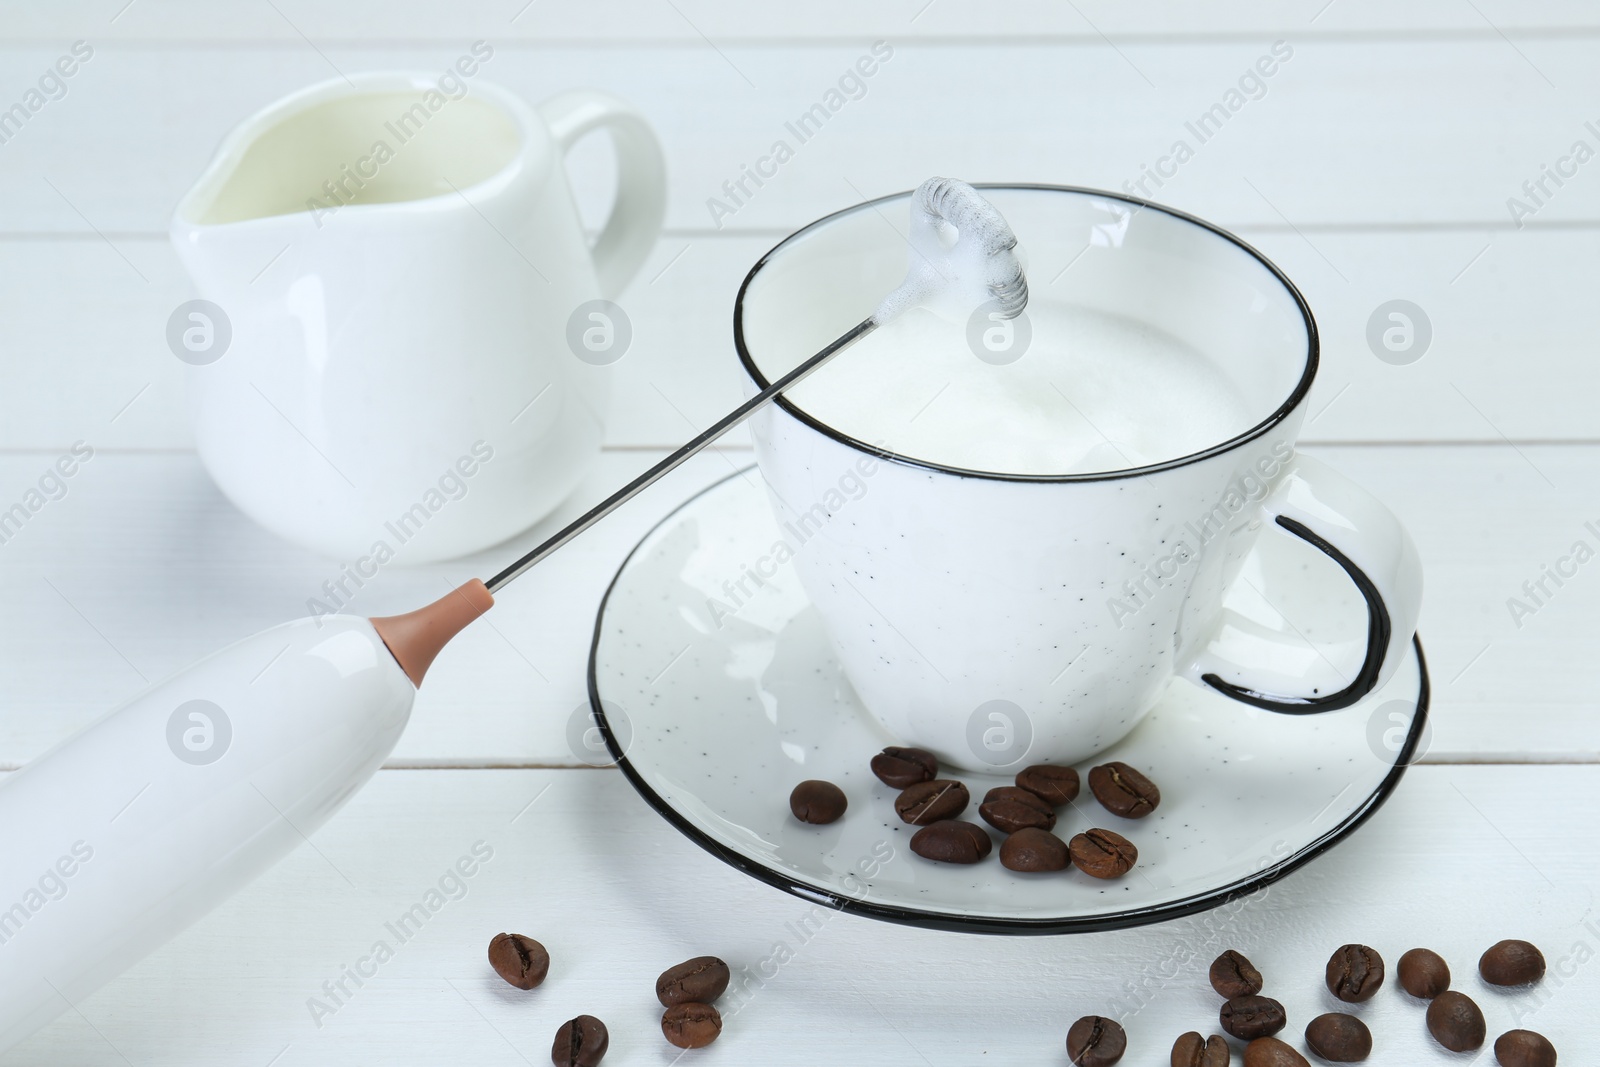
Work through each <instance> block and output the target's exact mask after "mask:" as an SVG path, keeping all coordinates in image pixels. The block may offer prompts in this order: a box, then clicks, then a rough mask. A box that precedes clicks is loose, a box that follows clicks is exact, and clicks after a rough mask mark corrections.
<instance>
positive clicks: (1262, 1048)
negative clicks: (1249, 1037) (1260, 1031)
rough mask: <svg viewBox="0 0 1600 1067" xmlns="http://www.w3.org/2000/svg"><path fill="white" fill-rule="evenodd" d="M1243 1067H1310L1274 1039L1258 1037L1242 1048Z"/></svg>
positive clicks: (1289, 1046)
mask: <svg viewBox="0 0 1600 1067" xmlns="http://www.w3.org/2000/svg"><path fill="white" fill-rule="evenodd" d="M1244 1067H1311V1064H1310V1063H1308V1062H1307V1061H1306V1058H1305V1057H1304V1056H1302V1055H1300V1053H1298V1052H1296V1051H1295V1050H1294V1046H1293V1045H1286V1044H1284V1043H1283V1042H1282V1041H1279V1040H1278V1039H1277V1038H1275V1037H1258V1038H1256V1039H1255V1040H1254V1041H1252V1042H1250V1043H1249V1044H1248V1045H1246V1046H1245V1047H1244Z"/></svg>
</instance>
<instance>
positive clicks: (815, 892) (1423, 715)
mask: <svg viewBox="0 0 1600 1067" xmlns="http://www.w3.org/2000/svg"><path fill="white" fill-rule="evenodd" d="M752 469H754V468H753V467H746V468H744V469H743V470H739V471H735V472H734V473H733V474H730V475H728V476H727V477H725V478H722V479H719V480H718V481H716V482H714V483H713V484H711V485H709V486H707V487H706V488H704V489H702V490H700V491H699V492H698V493H695V494H694V495H693V496H691V497H689V498H688V499H687V500H685V501H684V502H683V503H682V504H679V505H678V506H677V507H675V508H673V509H672V511H670V512H668V513H667V514H666V515H665V516H663V517H662V518H661V520H660V521H658V522H657V523H656V524H655V525H654V526H652V527H651V528H650V530H649V531H648V532H647V533H646V534H645V535H644V537H642V538H640V540H639V543H638V544H636V545H634V547H633V548H632V549H631V550H629V552H628V555H627V557H626V558H625V559H624V560H623V561H622V565H621V566H620V567H618V568H617V573H616V574H615V575H613V576H612V578H611V581H610V582H609V583H608V584H607V585H606V591H605V595H604V596H603V597H601V598H600V607H599V610H598V611H597V612H596V613H595V622H594V634H593V636H592V638H591V639H590V643H589V668H588V688H589V709H590V713H591V714H592V715H593V716H594V721H595V724H596V725H597V726H598V727H599V728H600V733H601V736H602V737H603V738H604V739H605V743H606V749H607V750H608V751H609V752H610V753H611V757H612V759H614V760H615V761H616V763H617V766H618V767H619V768H620V769H621V771H622V773H623V775H624V776H626V777H627V779H628V781H629V783H630V784H631V785H632V786H633V788H634V789H635V790H636V791H637V792H638V793H639V795H640V796H641V797H643V798H644V800H645V803H647V804H649V805H650V806H651V807H652V808H654V809H655V810H656V813H657V814H658V815H660V816H661V817H662V818H663V819H665V820H666V821H667V822H668V824H670V825H671V826H672V827H674V828H675V829H676V830H677V831H678V832H679V833H681V834H683V835H684V836H685V837H687V838H688V839H689V840H691V841H693V842H694V843H695V844H697V845H699V846H700V847H701V848H703V849H705V850H706V851H707V852H709V853H711V855H713V856H715V857H716V858H717V859H719V860H721V861H722V862H724V863H726V864H728V865H729V866H730V867H733V868H735V869H737V870H740V871H743V872H744V873H745V874H748V875H749V876H750V877H752V878H755V879H757V880H759V881H762V882H765V883H767V884H768V885H770V886H774V887H776V888H778V889H781V890H783V891H784V892H785V893H790V894H792V895H794V896H797V897H799V898H801V899H802V900H806V901H809V902H810V903H812V904H820V905H822V906H823V907H829V908H834V909H837V910H839V911H846V912H850V913H851V914H854V915H864V916H867V917H869V918H873V919H879V920H882V921H885V922H892V923H900V924H902V925H906V926H921V927H928V928H930V929H937V930H954V931H962V932H966V933H981V934H1074V933H1092V932H1095V931H1098V930H1121V929H1126V928H1128V927H1131V926H1145V925H1148V924H1150V923H1157V922H1164V921H1166V920H1168V919H1178V918H1182V917H1183V916H1185V915H1193V914H1195V913H1197V912H1202V911H1208V910H1210V909H1212V908H1217V907H1221V906H1222V905H1224V904H1227V903H1229V902H1230V901H1234V900H1237V899H1239V898H1240V897H1245V896H1248V895H1250V894H1251V893H1254V892H1256V891H1257V890H1260V889H1263V888H1265V887H1267V886H1269V885H1272V884H1273V883H1274V882H1276V881H1278V880H1279V879H1281V878H1283V877H1284V876H1285V875H1288V874H1290V873H1292V872H1293V871H1296V870H1299V869H1300V868H1301V867H1303V866H1305V865H1306V864H1307V863H1309V862H1311V861H1312V860H1313V859H1316V858H1317V857H1318V856H1320V855H1322V854H1323V853H1324V852H1326V851H1328V850H1329V849H1330V848H1332V847H1333V846H1334V845H1337V844H1338V843H1339V842H1341V841H1343V840H1344V839H1345V838H1347V837H1349V836H1350V835H1351V834H1353V833H1354V832H1355V831H1356V830H1357V829H1359V828H1360V826H1361V825H1362V824H1363V823H1365V822H1366V821H1367V820H1368V819H1370V818H1371V817H1372V814H1373V813H1374V812H1376V811H1377V810H1378V809H1379V808H1380V807H1382V806H1383V804H1384V802H1385V801H1387V800H1388V799H1389V797H1390V795H1391V794H1392V793H1393V792H1394V790H1395V787H1396V786H1398V785H1399V784H1400V779H1401V777H1402V776H1404V774H1405V772H1406V768H1407V767H1409V766H1410V764H1411V763H1412V760H1413V758H1414V756H1415V754H1416V749H1417V745H1418V744H1419V742H1420V741H1421V738H1422V736H1423V729H1424V727H1425V726H1426V725H1427V720H1428V703H1429V698H1430V695H1431V692H1432V688H1431V685H1430V682H1429V679H1428V664H1427V660H1426V659H1425V658H1424V657H1423V654H1422V640H1421V638H1420V637H1413V638H1412V647H1413V648H1414V649H1415V651H1416V654H1417V670H1418V675H1419V678H1418V686H1417V706H1416V707H1417V710H1416V714H1415V715H1414V716H1413V717H1412V720H1411V727H1410V730H1409V731H1408V732H1407V734H1406V739H1405V743H1404V744H1402V745H1401V746H1400V750H1399V751H1398V752H1397V753H1396V754H1395V761H1394V764H1393V765H1392V766H1391V767H1390V768H1389V770H1388V772H1387V773H1386V774H1385V775H1384V777H1383V780H1382V781H1381V782H1379V783H1378V786H1377V788H1375V789H1374V790H1373V791H1372V792H1371V793H1370V794H1369V795H1368V796H1367V798H1366V799H1365V800H1363V801H1362V802H1361V803H1360V805H1359V806H1358V807H1357V808H1356V809H1355V810H1354V811H1352V812H1351V813H1350V814H1349V815H1347V816H1346V817H1345V818H1344V819H1343V820H1342V821H1341V822H1340V823H1339V825H1337V826H1335V827H1334V828H1333V829H1331V830H1329V831H1328V832H1327V833H1325V834H1323V835H1322V836H1321V837H1319V838H1317V839H1316V840H1315V841H1312V842H1310V843H1309V844H1307V845H1305V846H1303V847H1301V848H1300V849H1299V850H1297V851H1295V852H1293V853H1291V854H1290V855H1288V856H1286V857H1284V858H1283V859H1282V860H1280V861H1278V862H1277V863H1274V864H1272V865H1271V866H1269V867H1266V868H1263V869H1262V870H1260V871H1258V872H1256V873H1254V874H1252V875H1250V876H1249V877H1246V878H1241V879H1238V880H1236V881H1234V882H1232V883H1230V884H1228V885H1225V886H1219V887H1218V888H1216V889H1214V890H1210V891H1208V892H1205V893H1197V894H1195V895H1193V896H1189V897H1184V898H1181V899H1179V900H1173V901H1168V902H1166V903H1163V904H1153V905H1148V906H1145V907H1139V908H1128V909H1125V910H1121V911H1110V912H1101V913H1097V914H1093V915H1064V916H1058V917H1043V918H996V917H993V916H975V915H963V914H959V913H956V912H946V911H927V910H923V909H919V908H908V907H900V906H898V905H892V904H880V903H876V902H874V901H871V900H857V899H855V898H853V897H848V896H841V895H840V894H838V893H835V892H834V891H832V890H830V889H827V888H825V887H823V886H818V885H812V884H810V883H809V882H806V881H804V880H802V879H799V878H796V877H794V876H793V875H791V874H789V873H787V872H785V871H781V870H777V869H775V868H773V867H769V866H767V865H765V864H763V863H761V862H759V861H758V860H756V859H754V858H752V857H750V856H747V855H745V854H744V853H742V852H739V851H738V850H736V849H734V848H731V847H729V846H727V845H724V844H723V843H722V842H720V841H717V840H716V839H714V838H712V837H711V836H710V835H708V834H707V833H705V831H703V830H701V829H700V828H699V827H698V826H696V825H695V824H694V823H693V822H692V821H690V819H688V818H687V817H686V816H685V815H683V814H682V813H681V812H679V811H678V810H677V809H676V808H674V807H673V806H672V805H671V804H669V803H668V802H667V801H666V800H665V799H664V798H663V797H662V796H661V795H660V794H659V793H657V792H656V791H655V789H653V788H652V787H651V786H650V784H649V783H648V782H646V781H645V778H644V775H643V774H642V773H641V772H640V771H639V769H638V768H637V767H636V766H634V764H633V762H632V761H631V760H629V759H628V756H627V753H626V751H624V747H623V745H622V744H621V743H619V741H618V739H617V737H616V735H615V734H614V733H613V732H612V729H611V725H610V723H609V722H608V721H607V719H606V713H605V710H604V705H603V704H602V701H601V694H600V682H599V657H600V635H601V634H602V633H603V632H604V630H605V623H606V607H607V605H609V604H610V602H611V594H612V593H613V592H614V591H615V590H616V588H617V583H618V582H619V581H621V580H622V576H623V575H624V574H625V573H626V572H627V570H628V566H629V564H631V563H632V562H633V559H634V557H635V556H636V555H638V553H639V550H640V548H642V547H643V546H644V545H645V544H646V543H647V542H649V540H650V539H651V538H652V537H653V536H655V533H656V531H658V530H660V529H661V528H662V527H663V526H665V525H666V524H667V523H669V522H671V521H672V520H673V518H674V517H675V516H676V515H677V514H678V513H679V512H680V511H682V510H683V509H684V508H686V507H688V506H689V505H690V504H692V503H694V502H695V501H696V500H698V499H700V498H701V497H702V496H705V495H706V494H707V493H710V492H712V491H714V490H716V489H718V488H720V487H721V486H723V485H725V484H726V483H728V482H729V481H732V480H733V479H735V478H739V477H741V476H743V475H744V474H745V473H747V472H748V471H750V470H752ZM636 740H637V736H635V741H636Z"/></svg>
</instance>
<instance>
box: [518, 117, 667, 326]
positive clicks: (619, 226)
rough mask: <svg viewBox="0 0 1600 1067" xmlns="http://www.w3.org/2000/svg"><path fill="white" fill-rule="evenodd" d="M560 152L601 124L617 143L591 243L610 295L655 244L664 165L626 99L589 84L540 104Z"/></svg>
mask: <svg viewBox="0 0 1600 1067" xmlns="http://www.w3.org/2000/svg"><path fill="white" fill-rule="evenodd" d="M539 114H540V115H541V116H542V117H543V118H544V121H545V123H546V124H547V125H548V126H549V127H550V134H551V136H552V137H553V138H554V139H555V142H556V144H557V145H558V146H559V147H560V149H561V151H562V152H563V153H565V152H567V151H568V150H569V149H571V148H572V146H573V144H575V143H576V142H577V140H578V139H579V138H580V137H582V136H583V135H584V134H586V133H589V132H591V131H593V130H597V129H600V128H601V127H604V128H605V129H606V130H607V131H609V132H610V134H611V139H612V141H613V142H615V144H616V148H617V171H618V173H617V200H616V203H615V204H613V205H612V207H611V217H610V218H609V219H607V220H606V225H605V229H603V230H601V231H600V237H599V239H598V240H597V241H595V244H594V253H593V254H594V269H595V274H596V276H597V277H598V278H599V279H600V292H601V295H602V296H605V297H608V298H609V297H615V296H616V295H617V294H618V293H620V292H622V290H623V289H624V288H625V287H626V286H627V284H628V282H629V281H630V280H632V278H633V276H634V274H636V273H637V272H638V270H639V267H640V266H641V265H642V264H643V263H644V259H645V257H646V256H647V255H649V254H650V250H651V249H652V248H654V247H655V244H656V238H657V237H658V236H659V235H660V233H661V222H662V220H663V219H664V218H666V214H667V165H666V160H665V159H664V158H663V156H662V154H661V143H660V142H659V141H657V140H656V135H655V132H654V131H653V130H651V129H650V124H649V123H647V122H646V121H645V120H644V116H643V115H641V114H639V112H638V111H636V110H634V109H633V108H632V107H631V106H629V105H628V104H626V103H624V102H622V101H621V100H618V99H617V98H616V97H614V96H611V95H609V94H607V93H602V92H598V91H596V90H594V89H573V90H571V91H569V92H565V93H562V94H561V95H559V96H554V97H551V98H550V99H549V100H546V101H545V102H544V103H542V104H540V105H539Z"/></svg>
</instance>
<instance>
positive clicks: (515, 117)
mask: <svg viewBox="0 0 1600 1067" xmlns="http://www.w3.org/2000/svg"><path fill="white" fill-rule="evenodd" d="M465 58H467V57H464V59H465ZM460 68H461V65H460V64H458V69H460ZM473 68H474V69H476V64H474V65H473ZM447 73H449V72H447ZM597 129H603V130H606V131H607V132H609V133H610V134H611V136H612V139H613V140H614V142H615V145H616V150H617V153H616V154H617V162H618V167H619V176H618V191H617V198H616V203H615V206H614V207H613V208H612V211H611V215H610V219H609V220H608V222H607V223H606V225H605V228H604V230H603V231H602V232H601V234H600V236H599V238H598V240H597V241H596V243H595V244H594V246H593V247H592V248H591V247H590V245H589V242H588V241H587V239H586V238H585V235H584V232H583V229H582V225H581V222H580V220H579V217H578V212H577V209H576V206H575V204H574V202H573V198H572V193H571V191H570V189H569V187H568V184H567V178H566V173H565V170H564V168H563V166H562V155H563V153H564V152H566V150H567V149H569V148H570V147H571V146H572V144H573V143H574V142H575V141H576V140H578V139H579V138H580V137H582V136H583V135H584V134H586V133H588V132H590V131H592V130H597ZM665 202H666V194H665V176H664V166H663V162H662V155H661V150H660V148H659V146H658V145H657V142H656V139H655V137H654V135H653V134H652V133H651V131H650V128H649V127H648V126H647V125H646V123H645V121H644V119H643V118H642V117H640V115H639V114H638V112H636V111H635V110H633V109H632V108H631V107H629V106H628V105H626V104H624V103H622V102H621V101H619V100H616V99H613V98H611V97H609V96H606V95H604V94H601V93H598V92H592V91H587V90H578V91H574V92H568V93H563V94H561V95H559V96H557V97H554V98H552V99H551V100H548V101H546V102H545V103H543V104H541V105H540V106H539V107H537V108H534V107H530V106H529V105H528V104H527V103H525V102H524V101H523V100H522V99H521V98H520V97H517V96H515V95H514V94H512V93H510V92H507V91H505V90H503V89H500V88H498V87H496V86H494V85H492V84H489V83H487V82H485V81H483V80H482V75H481V74H477V75H476V76H465V75H463V76H460V77H453V78H446V79H444V81H441V76H440V75H438V74H406V73H378V74H361V75H353V76H352V77H351V78H349V79H344V78H339V79H335V80H333V81H329V82H325V83H323V84H321V85H316V86H312V87H311V88H308V89H306V90H304V91H302V92H299V93H296V94H294V95H293V96H290V97H288V98H287V99H284V100H281V101H279V102H278V103H275V104H272V105H271V106H269V107H268V108H266V109H265V110H264V111H262V112H261V113H259V114H257V115H256V116H254V117H253V118H250V119H248V120H246V121H245V122H244V123H243V124H241V125H240V126H239V127H238V128H236V129H235V130H233V131H232V132H231V133H230V134H228V136H227V137H226V138H225V139H224V140H223V142H222V145H221V147H220V148H219V149H218V151H217V154H216V157H215V158H214V159H213V160H212V162H211V164H210V166H209V167H208V168H207V169H206V171H205V173H204V174H203V175H202V176H201V178H200V179H199V181H198V182H197V183H196V184H195V186H194V188H193V189H191V190H190V191H189V192H188V194H186V195H185V196H184V198H183V200H182V202H181V203H180V204H179V205H178V208H177V211H176V213H175V215H174V217H173V220H172V227H171V236H172V240H173V243H174V245H175V246H176V247H177V250H178V254H179V256H180V257H181V259H182V260H183V263H184V266H185V267H186V268H187V269H188V271H189V274H190V276H191V277H192V278H193V279H194V282H195V284H196V286H197V288H198V290H199V293H200V296H201V297H203V298H205V301H208V302H209V304H205V303H198V304H196V305H195V306H189V305H185V306H184V307H183V308H180V309H179V310H178V311H177V312H175V313H174V319H173V321H172V322H171V323H169V330H168V333H169V342H170V343H172V344H173V348H174V352H175V353H177V354H178V355H179V356H180V358H184V359H185V361H186V362H189V363H191V364H192V366H191V367H190V368H189V369H188V371H187V373H188V375H189V386H190V390H189V391H190V408H191V413H192V418H193V424H194V433H195V440H196V444H197V447H198V449H199V453H200V457H201V459H202V460H203V461H204V463H205V466H206V468H207V470H209V471H210V473H211V475H212V477H213V478H214V479H215V480H216V482H217V484H218V485H219V486H220V487H221V488H222V490H223V492H224V493H226V494H227V496H228V498H229V499H230V500H232V501H233V502H234V503H235V504H236V505H238V507H239V508H240V510H242V511H244V512H245V513H246V514H248V515H249V516H251V517H252V518H253V519H255V520H256V521H257V522H259V523H261V524H262V525H263V526H266V527H267V528H268V529H271V530H273V531H274V532H276V533H278V534H280V535H282V536H283V537H286V538H288V539H289V540H291V541H295V542H298V543H300V544H302V545H305V546H307V547H310V548H313V549H317V550H319V551H321V552H324V553H327V554H329V555H332V556H334V557H336V558H339V559H343V560H345V561H347V562H349V561H352V560H355V561H366V562H365V565H364V566H363V564H362V563H361V562H357V563H356V564H355V565H356V567H357V569H358V570H363V569H365V568H370V567H372V566H374V565H375V563H374V558H375V557H380V556H381V557H382V558H377V559H376V563H382V562H387V560H388V559H389V558H393V559H395V560H398V561H401V562H405V563H420V562H425V561H428V560H433V559H439V558H444V557H450V556H457V555H462V554H465V553H468V552H472V551H475V550H477V549H480V548H484V547H487V546H489V545H492V544H495V543H497V542H499V541H502V540H504V539H505V538H507V537H510V536H511V535H513V534H516V533H518V532H520V531H522V530H524V529H526V528H527V527H529V526H530V525H532V524H533V523H534V522H536V521H538V520H539V519H540V518H541V517H543V516H544V515H545V514H547V513H548V512H549V511H550V510H551V509H552V508H554V507H555V506H556V504H558V503H559V502H560V501H561V500H562V499H563V498H564V497H566V496H567V494H568V493H570V492H571V491H572V489H573V488H574V487H575V486H576V485H577V483H578V482H579V480H580V479H581V478H582V477H583V474H584V472H585V470H586V469H587V467H588V465H589V463H590V462H591V461H592V460H593V458H594V457H595V455H596V454H597V452H598V449H599V446H600V442H601V438H602V435H603V430H604V418H605V415H606V411H607V407H608V402H609V397H610V382H609V377H610V373H611V372H610V368H609V366H607V365H606V364H608V363H609V362H612V361H614V360H615V359H616V358H620V357H621V355H622V353H623V352H625V351H626V345H627V340H628V337H629V335H630V332H631V331H630V328H629V325H628V323H627V321H626V316H625V313H622V312H620V311H619V310H618V309H617V308H616V306H615V305H614V304H610V303H608V302H607V301H608V300H609V299H610V298H615V297H616V296H617V294H618V293H619V292H620V291H621V290H622V288H623V286H624V285H626V284H627V282H628V280H629V279H630V278H631V277H632V276H633V274H634V273H635V271H637V269H638V268H639V265H640V264H641V263H642V262H643V260H644V258H645V256H646V255H647V254H648V252H649V251H650V249H651V248H652V247H653V245H654V243H655V239H656V236H657V234H658V232H659V230H660V226H661V220H662V217H663V214H664V211H665ZM574 336H576V337H580V338H586V339H587V340H586V342H585V343H580V344H578V345H574V344H573V343H571V342H570V341H569V339H570V338H572V337H574ZM596 338H599V339H600V342H601V343H600V344H599V345H598V346H597V345H595V344H593V343H591V342H593V341H594V340H595V339H596ZM186 349H187V351H186ZM385 549H386V550H387V552H385V551H384V550H385Z"/></svg>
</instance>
